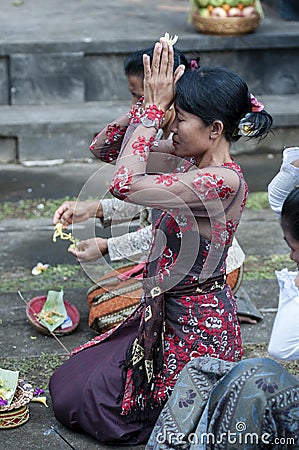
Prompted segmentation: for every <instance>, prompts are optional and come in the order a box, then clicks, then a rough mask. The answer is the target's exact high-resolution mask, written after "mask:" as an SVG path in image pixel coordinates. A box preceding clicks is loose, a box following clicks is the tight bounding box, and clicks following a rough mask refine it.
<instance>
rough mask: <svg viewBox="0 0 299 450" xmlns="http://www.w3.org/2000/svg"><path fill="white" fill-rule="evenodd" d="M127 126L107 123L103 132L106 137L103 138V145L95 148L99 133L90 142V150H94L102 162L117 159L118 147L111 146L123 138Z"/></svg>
mask: <svg viewBox="0 0 299 450" xmlns="http://www.w3.org/2000/svg"><path fill="white" fill-rule="evenodd" d="M127 128H128V127H127V126H122V125H118V124H116V123H115V124H113V125H108V126H107V128H106V132H105V134H106V136H107V139H106V140H105V144H104V146H103V147H102V148H96V144H97V142H98V139H99V136H100V135H101V133H99V134H97V135H96V137H95V138H94V139H93V141H92V143H91V144H90V146H89V148H90V150H96V151H97V154H98V156H97V157H98V158H100V159H101V160H102V161H104V162H107V163H111V161H115V160H116V159H117V156H118V152H119V149H118V148H113V144H116V143H118V142H119V141H120V140H121V139H122V138H123V136H124V135H125V133H126V130H127ZM119 145H120V143H119Z"/></svg>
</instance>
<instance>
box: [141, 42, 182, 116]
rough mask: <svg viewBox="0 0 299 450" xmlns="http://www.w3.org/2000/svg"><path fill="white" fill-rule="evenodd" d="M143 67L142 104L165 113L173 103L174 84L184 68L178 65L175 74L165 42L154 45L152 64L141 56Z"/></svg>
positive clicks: (170, 51) (172, 53)
mask: <svg viewBox="0 0 299 450" xmlns="http://www.w3.org/2000/svg"><path fill="white" fill-rule="evenodd" d="M143 66H144V104H145V107H146V106H149V105H153V104H154V105H156V106H158V107H159V108H161V109H162V110H163V111H166V110H167V109H168V108H169V107H170V106H171V105H172V104H173V101H174V95H175V83H176V82H177V80H178V79H179V78H180V77H181V76H182V74H183V73H184V70H185V67H184V66H183V65H180V66H179V67H178V68H177V69H176V71H175V73H173V66H174V52H173V47H172V45H168V44H167V42H162V43H161V42H157V43H156V44H155V49H154V54H153V59H152V64H151V65H150V57H149V56H148V55H144V56H143Z"/></svg>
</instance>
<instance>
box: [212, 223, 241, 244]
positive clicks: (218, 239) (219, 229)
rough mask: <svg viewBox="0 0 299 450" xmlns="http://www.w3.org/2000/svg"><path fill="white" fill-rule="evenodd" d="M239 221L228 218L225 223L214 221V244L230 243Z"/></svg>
mask: <svg viewBox="0 0 299 450" xmlns="http://www.w3.org/2000/svg"><path fill="white" fill-rule="evenodd" d="M237 226H238V223H237V222H235V221H233V220H228V221H227V222H226V224H225V225H224V224H223V223H222V222H216V221H215V222H214V223H213V229H212V242H213V244H214V245H216V246H217V245H219V246H223V245H229V244H230V243H231V241H232V239H233V235H234V233H235V231H236V229H237Z"/></svg>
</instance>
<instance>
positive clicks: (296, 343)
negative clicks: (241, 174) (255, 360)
mask: <svg viewBox="0 0 299 450" xmlns="http://www.w3.org/2000/svg"><path fill="white" fill-rule="evenodd" d="M268 198H269V203H270V206H271V208H272V209H273V211H275V212H276V213H277V215H278V216H279V217H280V223H281V228H282V232H283V238H284V240H285V242H286V243H287V245H288V246H289V248H290V258H291V260H292V261H294V262H295V264H296V266H297V268H298V269H299V147H289V148H286V149H284V151H283V161H282V164H281V167H280V170H279V172H278V174H277V175H276V176H275V177H274V178H273V180H272V181H271V182H270V184H269V186H268ZM276 276H277V279H278V283H279V287H280V295H279V305H278V312H277V314H276V317H275V320H274V324H273V328H272V333H271V337H270V342H269V347H268V352H269V354H270V355H271V356H273V357H275V358H277V359H280V360H290V359H299V290H298V289H299V272H289V271H288V270H287V269H283V270H282V271H277V272H276Z"/></svg>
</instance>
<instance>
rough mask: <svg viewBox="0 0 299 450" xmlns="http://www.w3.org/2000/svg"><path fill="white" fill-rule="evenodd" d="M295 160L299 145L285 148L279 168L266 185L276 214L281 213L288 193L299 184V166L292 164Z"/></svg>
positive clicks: (298, 154) (297, 157)
mask: <svg viewBox="0 0 299 450" xmlns="http://www.w3.org/2000/svg"><path fill="white" fill-rule="evenodd" d="M296 160H299V147H291V148H286V149H285V150H284V152H283V160H282V164H281V167H280V170H279V172H278V174H277V175H276V176H275V177H274V178H273V180H272V181H271V183H270V184H269V185H268V198H269V203H270V206H271V208H272V209H273V211H275V212H276V213H277V214H280V213H281V210H282V205H283V202H284V201H285V199H286V197H287V196H288V194H289V193H290V192H291V190H292V189H293V188H294V187H295V186H296V185H298V184H299V168H298V167H295V166H294V165H293V164H292V163H293V162H294V161H296Z"/></svg>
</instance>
